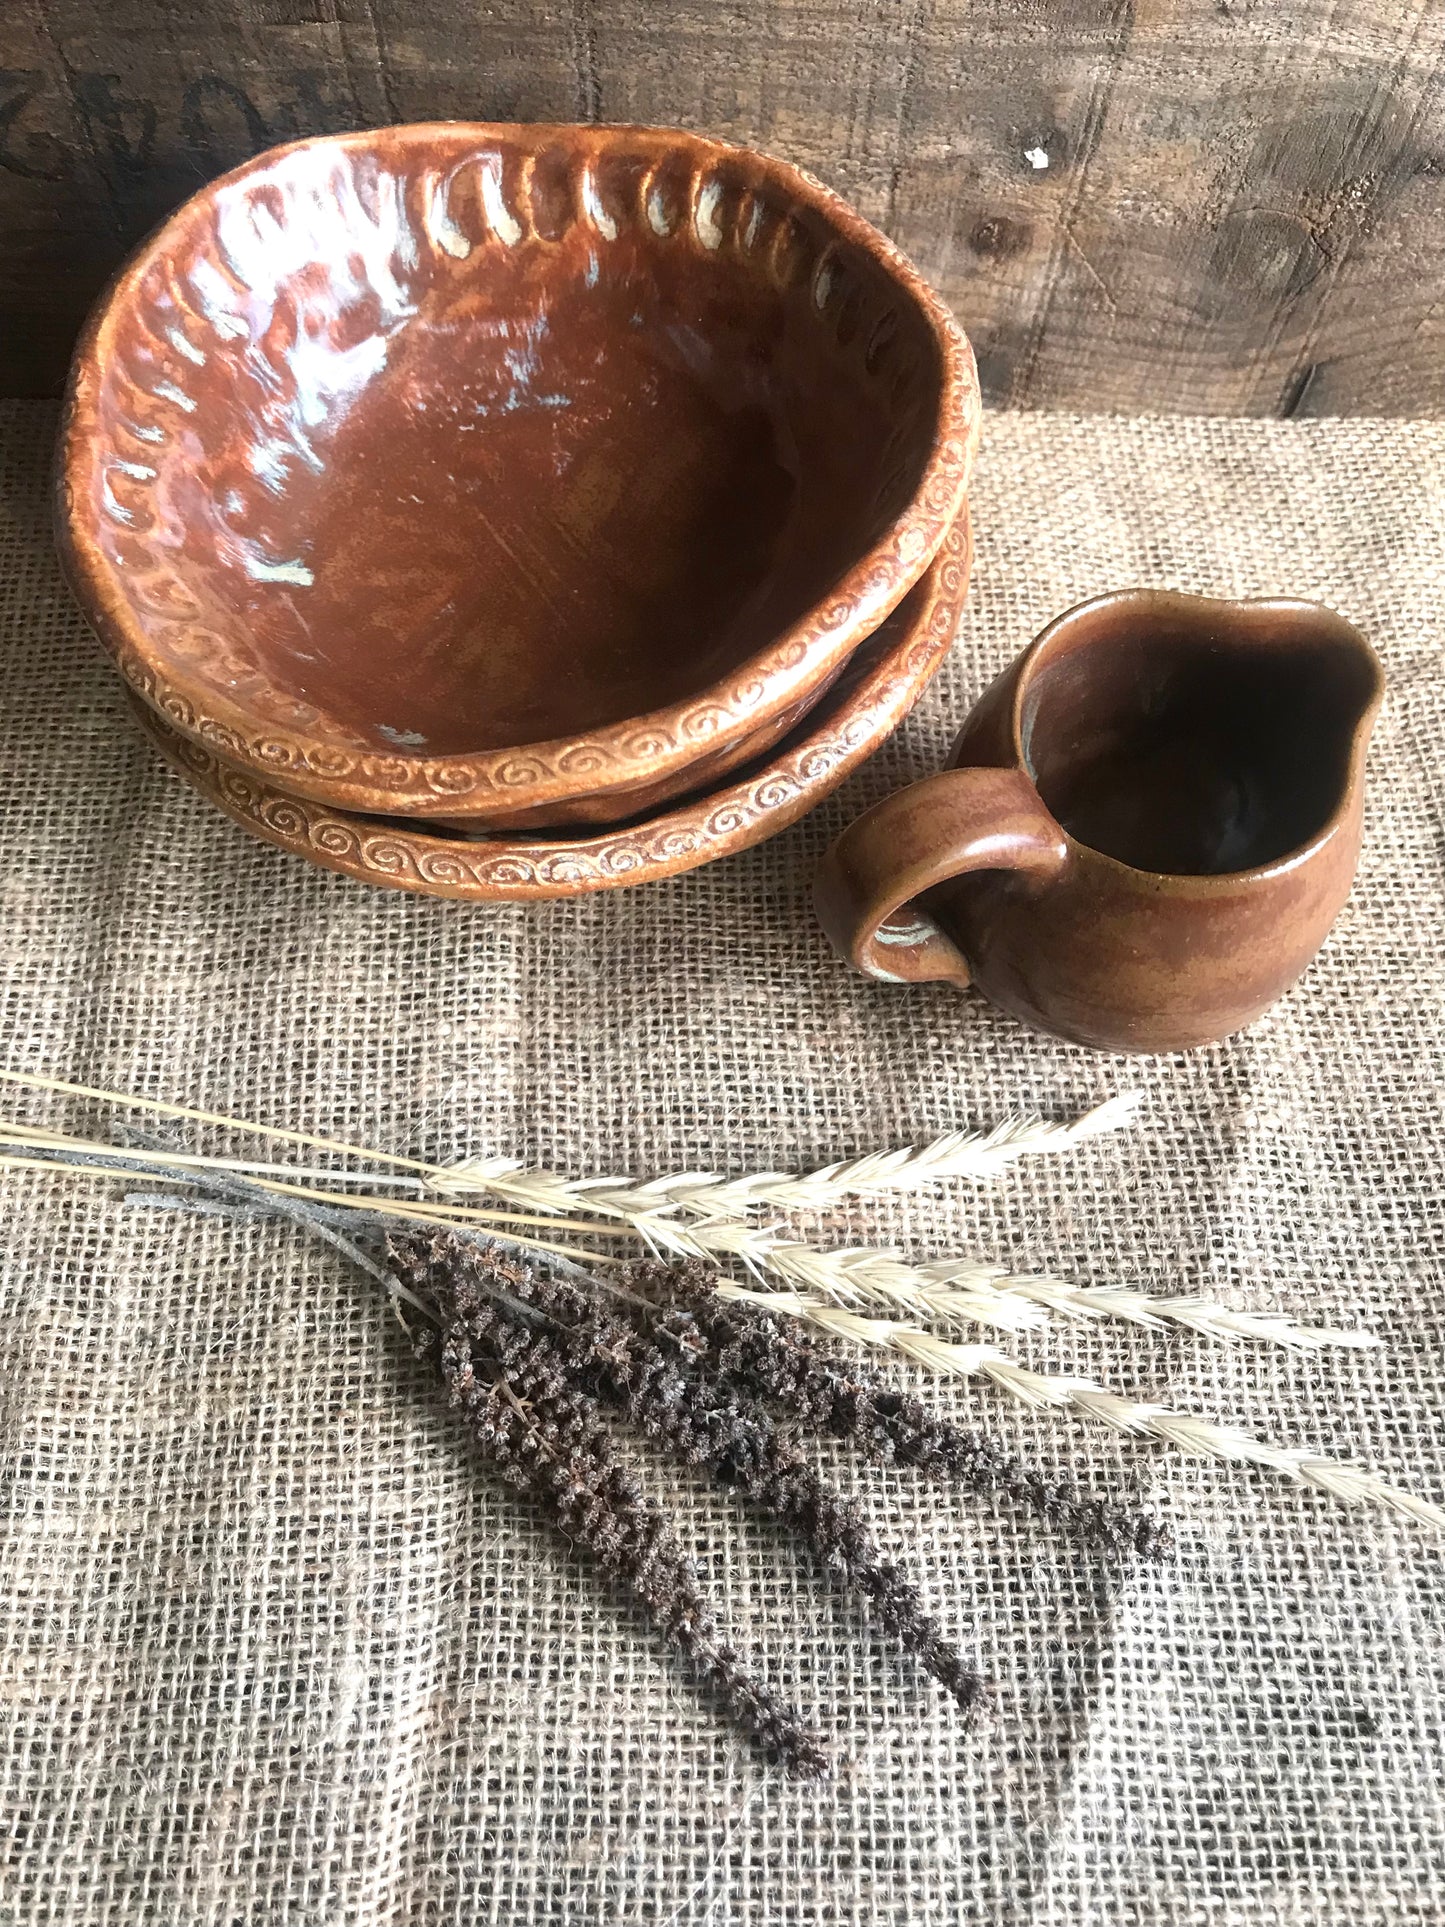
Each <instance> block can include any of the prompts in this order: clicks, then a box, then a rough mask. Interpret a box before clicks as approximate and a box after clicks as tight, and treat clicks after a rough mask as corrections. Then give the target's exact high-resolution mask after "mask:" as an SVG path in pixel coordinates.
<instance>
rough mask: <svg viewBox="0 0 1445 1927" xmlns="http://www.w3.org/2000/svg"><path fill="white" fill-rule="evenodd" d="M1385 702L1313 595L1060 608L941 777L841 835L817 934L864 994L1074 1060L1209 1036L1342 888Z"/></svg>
mask: <svg viewBox="0 0 1445 1927" xmlns="http://www.w3.org/2000/svg"><path fill="white" fill-rule="evenodd" d="M1383 689H1384V678H1383V674H1382V672H1381V669H1380V665H1379V662H1378V661H1377V659H1376V657H1375V654H1374V652H1373V650H1372V649H1371V648H1370V646H1369V644H1368V643H1367V642H1366V641H1365V639H1364V638H1363V636H1361V635H1360V633H1359V632H1358V630H1356V629H1354V628H1353V627H1352V626H1351V625H1350V624H1349V623H1348V622H1346V621H1345V620H1344V619H1343V617H1341V616H1338V615H1335V614H1333V613H1332V612H1331V611H1330V610H1328V609H1324V608H1321V607H1319V606H1318V605H1317V604H1314V603H1308V602H1294V601H1269V602H1220V601H1213V600H1209V599H1206V598H1204V597H1201V596H1186V595H1175V594H1169V593H1165V592H1163V591H1156V590H1141V589H1136V590H1128V591H1124V592H1122V593H1120V594H1117V595H1107V596H1100V597H1098V598H1096V599H1095V600H1093V601H1091V602H1085V603H1081V604H1080V605H1079V607H1078V608H1076V609H1071V610H1070V611H1069V612H1068V614H1066V615H1062V616H1060V617H1059V618H1058V619H1057V620H1056V621H1055V622H1052V623H1050V624H1049V626H1048V628H1047V629H1045V630H1044V631H1043V633H1042V634H1041V635H1040V636H1039V637H1038V638H1037V639H1036V640H1035V641H1034V642H1033V643H1032V644H1031V645H1030V647H1029V648H1028V649H1027V650H1025V652H1024V654H1023V655H1022V656H1021V657H1020V658H1019V659H1018V661H1017V662H1016V663H1015V664H1014V665H1013V667H1012V668H1011V669H1009V670H1007V671H1006V672H1005V673H1004V674H1003V675H1002V676H1000V677H999V679H998V680H997V681H996V682H995V683H993V685H992V686H991V687H990V688H989V689H988V690H987V691H986V692H985V694H984V696H983V697H982V699H981V701H980V702H979V704H978V706H977V708H976V709H975V710H974V711H973V714H972V715H971V716H970V717H969V719H968V721H967V723H966V724H965V726H964V729H963V733H962V734H961V735H960V736H959V738H958V741H957V742H956V743H955V744H954V746H953V752H952V755H951V757H950V759H949V761H950V767H949V768H948V769H946V770H944V771H943V772H942V774H940V775H938V776H929V777H925V778H924V779H923V781H922V782H919V783H915V784H913V785H912V787H911V788H909V789H906V790H902V791H900V792H899V793H898V794H897V795H895V796H890V797H888V798H886V799H885V801H883V802H882V803H879V804H878V805H877V806H876V807H875V808H873V809H871V810H869V811H868V812H867V814H866V815H864V816H861V817H859V818H858V820H857V821H856V822H855V823H853V824H852V825H851V826H850V827H849V828H848V829H847V830H845V831H844V833H843V835H842V836H841V837H840V838H839V839H838V841H837V842H836V843H835V844H834V845H833V847H832V849H831V850H830V851H829V852H828V855H827V857H826V858H825V860H824V863H823V868H822V870H821V872H820V874H819V878H818V884H817V895H816V901H817V908H818V914H819V916H820V918H821V919H822V923H823V927H824V929H825V930H826V931H827V932H828V935H829V936H830V937H831V938H832V940H833V942H834V943H835V944H836V945H837V947H838V949H839V950H841V951H842V952H843V954H844V955H845V956H846V957H848V958H849V959H850V961H851V962H852V963H854V964H855V965H856V966H857V967H858V968H859V969H860V970H863V971H866V972H867V973H868V974H869V975H870V976H873V977H879V978H882V979H884V980H885V981H887V982H890V983H916V982H926V981H928V980H930V979H935V978H936V979H941V980H942V981H944V982H947V983H952V984H957V985H960V986H963V985H967V984H969V983H974V984H976V985H977V986H978V988H979V989H980V990H981V991H982V992H983V993H984V995H985V996H986V997H988V998H990V999H991V1000H992V1001H993V1002H994V1003H996V1004H998V1005H1000V1006H1001V1007H1002V1008H1003V1009H1004V1010H1007V1011H1011V1012H1013V1014H1014V1015H1015V1016H1018V1017H1021V1018H1023V1019H1024V1020H1025V1021H1026V1022H1028V1023H1030V1024H1035V1025H1037V1026H1038V1027H1039V1028H1040V1029H1042V1030H1047V1031H1052V1032H1054V1033H1055V1034H1056V1035H1058V1036H1061V1037H1067V1038H1071V1039H1073V1040H1074V1041H1076V1042H1078V1043H1083V1044H1090V1045H1093V1046H1094V1047H1095V1048H1096V1049H1100V1050H1115V1051H1154V1050H1179V1049H1183V1048H1186V1047H1188V1046H1190V1045H1195V1044H1203V1043H1208V1042H1210V1041H1212V1040H1213V1039H1215V1038H1219V1037H1223V1036H1225V1035H1227V1034H1228V1033H1229V1032H1231V1031H1234V1030H1237V1029H1239V1028H1240V1026H1241V1025H1243V1024H1247V1023H1249V1022H1250V1021H1251V1020H1252V1019H1253V1018H1255V1017H1257V1016H1258V1015H1259V1014H1260V1012H1261V1011H1263V1010H1265V1009H1266V1008H1267V1007H1268V1006H1269V1005H1270V1004H1271V1003H1273V1002H1274V1000H1275V999H1276V998H1277V997H1278V996H1279V995H1280V993H1281V992H1282V991H1283V990H1285V989H1286V988H1287V987H1288V985H1290V984H1291V983H1293V982H1294V980H1295V978H1296V977H1298V976H1299V974H1300V972H1301V971H1302V970H1303V969H1304V968H1305V966H1306V964H1307V963H1308V962H1309V960H1310V959H1311V957H1312V956H1313V955H1314V953H1315V951H1316V950H1317V949H1318V948H1319V946H1320V944H1321V943H1322V942H1323V940H1324V937H1325V934H1326V932H1327V931H1328V930H1329V927H1330V925H1331V924H1332V923H1333V922H1334V920H1335V917H1336V915H1337V914H1338V912H1339V910H1340V908H1341V906H1342V905H1343V903H1344V901H1345V898H1346V896H1347V895H1348V894H1349V889H1350V884H1351V882H1352V880H1353V877H1354V872H1355V864H1356V861H1357V859H1358V856H1359V847H1360V815H1361V805H1362V795H1363V774H1364V761H1365V750H1366V745H1367V743H1368V741H1369V735H1370V729H1371V726H1372V724H1373V722H1374V718H1375V713H1376V711H1377V709H1378V708H1379V704H1380V698H1381V696H1382V694H1383Z"/></svg>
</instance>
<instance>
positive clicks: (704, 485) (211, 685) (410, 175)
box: [60, 123, 978, 828]
mask: <svg viewBox="0 0 1445 1927" xmlns="http://www.w3.org/2000/svg"><path fill="white" fill-rule="evenodd" d="M977 429H978V391H977V382H976V377H975V373H974V367H973V358H972V355H971V353H970V350H969V348H968V344H967V342H966V341H965V340H964V338H963V336H962V335H961V334H960V333H959V331H958V329H957V328H956V327H955V325H954V324H953V322H952V320H951V318H950V317H949V315H948V313H947V312H946V310H945V309H944V308H943V306H942V305H941V303H940V302H939V301H938V300H937V298H936V297H935V296H934V295H933V294H932V293H931V292H930V291H929V290H928V288H927V287H926V286H925V285H924V283H923V282H922V281H921V280H920V278H919V276H918V275H917V274H916V273H915V271H914V270H913V269H912V268H911V267H910V266H909V264H908V263H907V262H906V261H905V260H904V259H903V257H902V256H901V255H899V254H898V253H897V251H896V250H895V249H894V248H893V247H892V246H891V245H890V244H889V243H888V242H887V241H885V240H884V239H883V237H882V236H881V235H879V234H878V233H876V232H875V231H874V230H873V229H872V228H871V227H870V226H869V225H868V224H867V223H866V222H865V221H864V220H862V218H861V217H860V216H858V215H857V214H855V213H853V212H852V210H850V209H849V208H848V207H847V206H846V205H845V204H844V203H843V202H842V201H840V200H839V199H838V198H837V197H836V196H835V195H833V194H831V193H829V192H828V191H827V190H826V189H824V188H823V187H821V186H819V185H818V184H817V183H816V182H814V181H812V180H810V179H808V178H807V177H806V176H804V175H802V174H799V173H798V172H796V171H795V170H794V169H792V168H790V167H787V166H784V165H782V164H781V163H779V162H777V161H773V160H769V159H766V158H764V157H763V156H761V155H758V154H754V153H751V152H748V151H747V150H745V149H740V148H733V147H728V146H723V145H720V144H718V143H716V142H712V141H708V140H703V139H699V138H697V137H694V136H692V135H688V134H682V133H673V132H667V131H660V130H655V129H645V128H625V127H616V128H610V127H546V126H526V127H524V126H516V127H502V126H480V125H466V124H460V123H458V124H441V125H433V126H413V127H392V128H386V129H383V130H382V131H380V132H376V133H359V134H348V135H343V136H340V137H328V138H323V139H317V140H310V141H301V142H298V143H296V144H295V145H292V146H289V147H282V148H277V149H275V150H273V151H272V152H270V153H267V154H263V155H261V156H260V157H259V158H258V159H256V160H254V161H252V162H250V163H248V164H247V165H246V166H244V167H241V168H239V169H237V170H236V171H235V172H233V173H231V174H229V175H226V176H225V177H224V178H222V179H221V180H219V181H216V182H214V183H213V184H212V185H210V186H209V187H207V188H206V189H205V190H204V191H203V192H202V193H200V194H198V195H197V196H196V197H195V198H194V199H193V200H191V201H189V202H187V203H186V205H185V206H184V207H183V208H181V209H180V211H179V212H178V213H177V214H176V215H175V216H173V218H172V219H171V220H170V221H168V222H167V223H166V224H165V226H164V227H162V228H161V229H160V231H159V232H158V233H157V234H156V235H155V236H154V237H153V238H152V239H151V240H150V241H149V242H148V243H146V245H145V246H144V247H142V249H141V250H140V252H139V253H138V254H137V255H136V256H135V257H134V259H133V260H132V261H131V262H130V263H129V265H128V266H127V267H126V268H125V269H124V270H123V271H122V273H121V275H120V277H119V279H118V280H117V281H116V282H115V284H114V285H113V286H112V288H111V289H110V291H109V293H108V295H107V296H106V298H105V299H104V301H103V303H102V305H101V307H100V309H99V310H98V312H97V313H96V315H95V316H94V317H93V319H92V321H91V323H90V325H89V328H88V330H87V332H86V335H85V337H84V339H83V341H82V344H81V347H80V350H79V352H78V355H77V359H76V363H75V367H74V370H73V374H72V381H71V388H70V394H69V401H68V408H67V412H66V420H65V428H64V433H63V444H62V461H61V515H60V521H61V542H62V550H63V552H64V554H65V557H66V561H67V565H68V568H69V572H70V576H71V579H72V582H73V584H74V586H75V588H76V591H77V593H78V595H79V597H80V600H81V602H82V604H83V605H84V607H85V609H86V611H87V613H88V614H89V616H90V618H91V620H92V621H93V623H94V625H95V627H96V628H97V630H98V631H99V633H100V635H101V637H102V639H103V640H104V641H105V643H106V644H107V646H108V647H109V648H110V650H111V651H112V653H113V654H114V656H115V658H116V660H117V662H118V663H119V665H120V667H121V669H122V670H123V672H124V674H125V675H126V677H127V679H128V680H129V681H130V683H131V685H132V686H133V688H134V689H135V690H136V691H137V692H138V693H139V694H140V695H141V696H142V697H143V698H144V700H145V701H146V702H147V703H149V704H150V705H151V706H152V708H154V709H155V710H156V711H157V712H159V714H160V715H162V716H163V717H164V718H165V719H166V720H167V721H168V722H169V723H170V724H171V725H172V726H173V727H174V728H175V729H177V730H179V731H180V732H181V733H182V734H183V735H185V736H187V737H189V738H191V739H192V740H194V741H196V742H198V743H202V744H205V745H206V746H208V747H209V748H210V749H211V750H212V751H214V752H215V753H217V754H219V755H220V756H221V757H223V758H224V759H226V760H227V761H229V762H230V763H232V764H233V765H236V766H239V767H241V768H249V769H251V770H254V771H260V772H263V773H265V774H266V775H267V776H269V777H272V778H274V779H275V780H277V781H279V782H281V783H283V784H284V785H285V787H286V788H287V789H288V790H289V791H291V792H292V793H294V794H297V795H300V796H304V797H310V798H313V799H317V800H320V801H323V802H327V803H331V804H334V805H337V806H340V807H344V808H348V809H354V810H359V811H363V812H382V813H387V814H401V815H416V816H427V817H432V818H440V819H443V820H454V821H459V822H465V823H468V824H469V825H470V826H471V827H473V828H477V827H487V826H493V825H495V826H508V827H513V828H515V827H521V826H526V825H535V824H566V823H569V822H573V823H585V822H608V821H614V820H617V819H619V818H622V817H625V816H628V815H631V814H634V813H636V812H637V811H638V810H639V809H641V808H643V807H655V806H656V805H657V804H658V803H659V802H661V801H663V800H665V799H666V798H668V797H670V796H673V795H677V794H679V793H681V792H684V791H686V790H689V789H692V788H695V787H697V786H698V785H699V783H700V782H702V781H707V782H714V783H715V782H716V781H717V779H718V778H719V776H720V775H722V774H724V773H725V772H726V771H727V770H729V769H730V768H732V767H734V766H736V765H737V764H739V763H741V762H743V761H744V760H746V759H749V758H753V757H756V756H757V755H758V754H759V753H760V752H761V751H763V750H765V749H766V748H767V747H768V746H769V745H770V744H772V743H773V742H775V741H776V740H777V739H778V738H779V737H780V736H782V734H783V733H784V732H785V731H786V730H788V729H790V728H792V727H793V726H795V725H796V723H797V722H798V720H799V718H800V717H801V716H802V715H803V714H805V713H806V711H807V709H808V707H809V706H810V705H811V704H812V703H814V702H816V701H817V700H818V699H819V698H820V697H821V695H822V694H823V692H824V691H825V690H826V688H827V686H828V684H829V682H830V680H831V679H832V678H833V677H834V676H835V675H836V674H837V673H838V672H839V670H840V669H841V667H842V666H843V664H844V663H845V662H846V661H847V659H848V657H849V655H850V653H851V652H852V651H853V650H854V649H855V648H856V647H857V646H858V644H859V643H860V642H861V641H862V640H863V639H864V638H865V637H866V636H868V635H869V634H870V633H871V632H872V631H873V630H875V629H876V628H877V627H878V625H879V623H880V622H881V621H882V620H883V619H884V617H885V616H886V615H887V614H888V613H889V611H890V610H891V609H892V608H894V607H895V606H896V604H897V603H898V602H899V601H900V600H901V598H902V597H903V596H904V595H905V594H906V592H907V591H908V589H909V588H910V586H911V585H912V584H913V583H914V582H916V581H917V580H918V578H919V577H920V576H921V575H922V573H923V571H924V570H925V569H926V568H927V567H928V565H929V563H930V561H931V560H932V558H933V557H934V555H935V554H936V552H937V550H938V548H939V546H940V544H941V543H942V541H943V539H944V535H945V533H946V531H947V530H948V529H949V527H950V526H951V525H952V523H953V522H954V520H955V519H956V517H957V515H958V513H959V510H960V508H961V506H962V504H963V502H964V499H965V495H966V490H967V484H968V478H969V471H970V467H971V463H972V459H973V452H974V447H975V442H976V438H977Z"/></svg>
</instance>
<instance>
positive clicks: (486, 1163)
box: [432, 1091, 1141, 1227]
mask: <svg viewBox="0 0 1445 1927" xmlns="http://www.w3.org/2000/svg"><path fill="white" fill-rule="evenodd" d="M1140 1102H1141V1099H1140V1096H1139V1093H1138V1092H1136V1091H1126V1092H1123V1093H1121V1094H1120V1095H1119V1096H1117V1097H1111V1098H1108V1099H1107V1100H1106V1101H1105V1102H1104V1103H1102V1104H1098V1105H1096V1106H1095V1107H1094V1109H1093V1110H1091V1111H1086V1112H1085V1113H1084V1114H1083V1116H1082V1117H1077V1118H1075V1119H1074V1120H1073V1122H1072V1123H1069V1124H1049V1123H1046V1122H1044V1121H1043V1120H1042V1119H1039V1118H1023V1119H1014V1120H1012V1121H1010V1122H1008V1123H1005V1124H1001V1125H999V1126H998V1128H997V1129H996V1130H993V1131H987V1132H984V1131H954V1132H951V1133H950V1134H949V1135H948V1136H947V1137H940V1138H935V1139H934V1140H933V1142H932V1143H930V1144H924V1145H920V1146H917V1147H909V1148H906V1149H903V1150H899V1151H879V1152H873V1153H871V1154H870V1155H868V1156H867V1157H860V1158H850V1159H848V1160H846V1161H845V1162H843V1163H840V1164H827V1165H824V1166H823V1167H822V1168H821V1169H820V1170H817V1171H810V1172H805V1173H802V1174H801V1175H790V1174H789V1173H787V1172H782V1171H758V1172H754V1173H752V1174H751V1175H750V1176H747V1177H741V1178H723V1177H719V1176H718V1175H717V1174H716V1173H713V1172H708V1171H679V1172H676V1173H675V1174H673V1175H672V1176H670V1177H661V1178H652V1179H649V1180H648V1181H647V1182H645V1183H642V1184H633V1183H630V1182H628V1181H627V1180H626V1179H622V1178H581V1179H573V1178H564V1177H562V1176H560V1175H559V1174H558V1173H557V1172H555V1171H544V1170H536V1169H529V1168H528V1167H527V1166H526V1165H524V1164H522V1163H521V1162H520V1161H519V1160H518V1159H516V1158H464V1159H462V1160H461V1162H460V1163H457V1164H452V1165H447V1166H445V1167H444V1168H443V1169H442V1170H441V1171H439V1172H438V1173H437V1174H436V1175H435V1176H434V1177H433V1179H432V1188H433V1189H434V1190H438V1191H441V1192H444V1193H446V1192H456V1193H465V1192H470V1191H491V1192H494V1193H495V1194H496V1195H497V1196H499V1197H508V1198H512V1199H514V1200H515V1201H516V1202H517V1203H519V1204H523V1203H524V1204H527V1205H529V1206H531V1207H533V1208H534V1209H537V1210H542V1211H558V1212H570V1211H576V1210H587V1211H599V1210H600V1211H606V1212H611V1213H614V1214H615V1215H616V1216H617V1217H619V1218H628V1219H633V1220H640V1221H642V1222H643V1223H644V1224H646V1225H647V1226H648V1227H652V1226H654V1225H655V1224H656V1223H657V1222H658V1220H659V1219H661V1218H662V1217H663V1216H664V1215H667V1216H672V1215H674V1214H676V1213H678V1212H685V1213H687V1214H688V1215H689V1216H694V1217H700V1218H738V1217H743V1216H745V1215H746V1214H747V1213H748V1212H750V1211H755V1210H758V1209H760V1208H764V1207H766V1208H769V1209H775V1210H784V1211H816V1210H821V1209H823V1208H825V1207H827V1206H828V1205H832V1204H837V1203H840V1202H841V1201H842V1200H844V1199H847V1198H858V1197H876V1196H878V1195H879V1194H880V1193H882V1192H887V1191H918V1190H921V1189H923V1187H924V1186H926V1185H930V1184H940V1183H942V1182H944V1181H945V1180H947V1179H955V1178H975V1179H980V1178H989V1177H993V1176H995V1175H996V1174H997V1173H998V1172H999V1171H1001V1170H1003V1169H1004V1168H1005V1166H1007V1165H1009V1164H1012V1163H1014V1162H1016V1160H1017V1159H1019V1158H1022V1157H1036V1156H1042V1155H1046V1154H1051V1153H1054V1152H1058V1151H1066V1150H1068V1149H1069V1148H1070V1147H1071V1146H1073V1145H1075V1144H1078V1143H1080V1142H1082V1141H1083V1140H1084V1139H1085V1138H1090V1137H1098V1136H1100V1135H1101V1134H1103V1133H1104V1132H1107V1131H1116V1130H1119V1129H1121V1128H1122V1127H1123V1126H1124V1125H1125V1124H1127V1123H1129V1122H1130V1120H1131V1119H1132V1118H1133V1117H1134V1116H1135V1115H1136V1113H1137V1111H1138V1109H1139V1104H1140Z"/></svg>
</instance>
